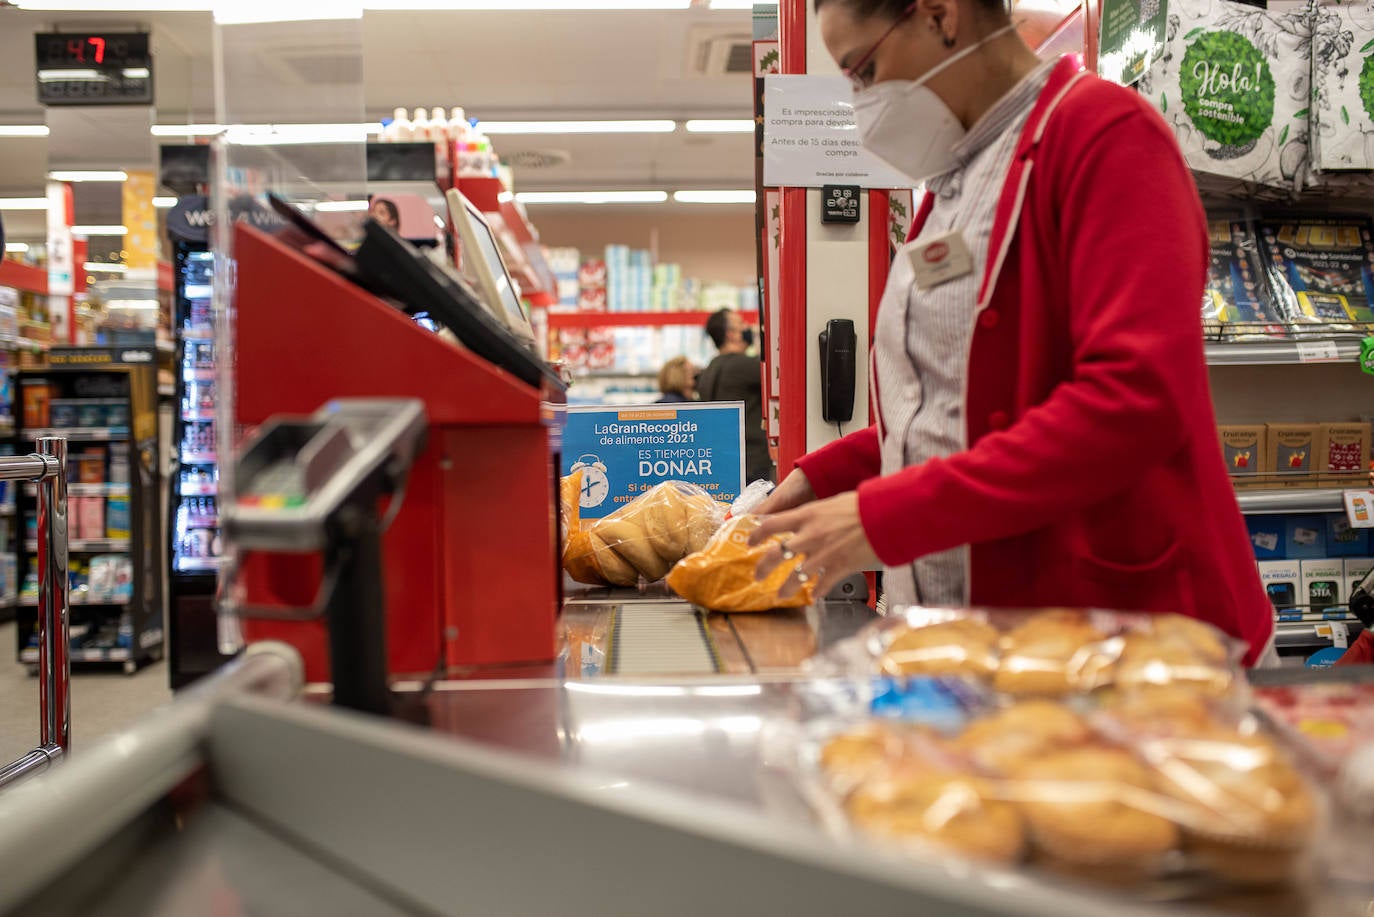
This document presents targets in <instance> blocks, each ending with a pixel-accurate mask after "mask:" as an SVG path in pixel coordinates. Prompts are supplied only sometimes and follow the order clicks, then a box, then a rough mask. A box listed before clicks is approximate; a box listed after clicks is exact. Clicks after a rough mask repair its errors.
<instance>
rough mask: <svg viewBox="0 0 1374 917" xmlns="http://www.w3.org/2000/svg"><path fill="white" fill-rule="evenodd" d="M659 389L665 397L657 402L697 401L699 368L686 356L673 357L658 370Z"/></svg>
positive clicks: (679, 402) (680, 402) (678, 402)
mask: <svg viewBox="0 0 1374 917" xmlns="http://www.w3.org/2000/svg"><path fill="white" fill-rule="evenodd" d="M658 390H659V391H660V392H662V393H663V397H662V398H660V399H658V401H657V402H655V403H656V404H682V403H684V402H687V401H696V399H697V368H696V367H695V366H693V365H692V361H691V360H689V359H687V358H686V357H673V358H672V359H671V360H669V361H668V362H667V363H664V364H663V368H662V369H660V370H659V371H658Z"/></svg>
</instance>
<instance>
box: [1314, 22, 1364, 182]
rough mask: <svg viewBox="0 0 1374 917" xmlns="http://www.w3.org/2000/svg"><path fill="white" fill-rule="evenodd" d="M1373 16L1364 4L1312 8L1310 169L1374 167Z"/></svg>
mask: <svg viewBox="0 0 1374 917" xmlns="http://www.w3.org/2000/svg"><path fill="white" fill-rule="evenodd" d="M1371 41H1374V18H1371V17H1370V15H1369V9H1368V7H1367V6H1365V5H1363V4H1359V3H1342V2H1339V0H1318V2H1316V3H1315V4H1314V9H1313V44H1312V47H1313V53H1312V117H1311V125H1312V142H1311V147H1312V167H1313V168H1314V169H1317V170H1327V169H1336V170H1344V169H1374V63H1371V59H1370V58H1369V57H1368V56H1367V55H1368V48H1369V47H1370V42H1371Z"/></svg>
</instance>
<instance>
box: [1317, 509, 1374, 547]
mask: <svg viewBox="0 0 1374 917" xmlns="http://www.w3.org/2000/svg"><path fill="white" fill-rule="evenodd" d="M1368 551H1369V529H1357V528H1355V527H1354V526H1353V525H1351V524H1350V520H1349V519H1347V518H1346V517H1345V513H1327V514H1326V554H1327V556H1328V557H1357V556H1359V555H1362V554H1366V553H1368Z"/></svg>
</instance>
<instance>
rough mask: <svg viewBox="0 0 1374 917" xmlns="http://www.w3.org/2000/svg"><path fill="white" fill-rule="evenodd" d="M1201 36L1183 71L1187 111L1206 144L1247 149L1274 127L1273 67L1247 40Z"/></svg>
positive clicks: (1233, 35)
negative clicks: (1270, 67) (1270, 66)
mask: <svg viewBox="0 0 1374 917" xmlns="http://www.w3.org/2000/svg"><path fill="white" fill-rule="evenodd" d="M1199 32H1200V33H1201V34H1199V35H1198V36H1197V40H1196V41H1194V42H1193V43H1192V44H1190V45H1189V46H1188V50H1187V51H1185V52H1184V54H1183V64H1182V65H1181V66H1180V67H1179V91H1180V93H1181V94H1182V96H1183V110H1184V111H1185V112H1187V113H1188V117H1189V118H1191V119H1192V122H1193V125H1194V126H1195V127H1196V128H1197V129H1198V131H1199V132H1200V133H1201V134H1202V136H1204V137H1206V138H1207V139H1208V140H1211V141H1214V142H1216V143H1219V144H1221V146H1222V148H1223V149H1243V148H1244V147H1246V146H1247V145H1249V144H1253V143H1254V142H1255V141H1256V140H1258V139H1259V138H1260V135H1261V134H1263V133H1264V132H1265V131H1266V130H1267V129H1268V128H1269V125H1271V124H1273V123H1274V76H1273V74H1271V73H1270V72H1269V62H1268V61H1266V60H1265V59H1264V55H1263V54H1262V53H1260V50H1259V48H1256V47H1255V46H1254V45H1253V44H1252V43H1251V42H1250V39H1248V38H1246V37H1245V36H1244V35H1239V34H1237V33H1235V32H1204V31H1201V30H1199ZM1186 39H1187V36H1185V40H1186Z"/></svg>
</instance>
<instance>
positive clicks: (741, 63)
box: [687, 26, 754, 78]
mask: <svg viewBox="0 0 1374 917" xmlns="http://www.w3.org/2000/svg"><path fill="white" fill-rule="evenodd" d="M753 69H754V43H753V40H752V39H751V37H750V35H749V33H748V32H740V31H738V30H737V29H730V30H728V31H722V30H720V29H712V28H709V27H704V26H702V27H697V28H695V29H692V30H690V31H689V32H688V34H687V70H688V73H689V74H692V75H695V76H700V77H707V78H716V77H727V76H739V75H743V74H749V73H752V72H753Z"/></svg>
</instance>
